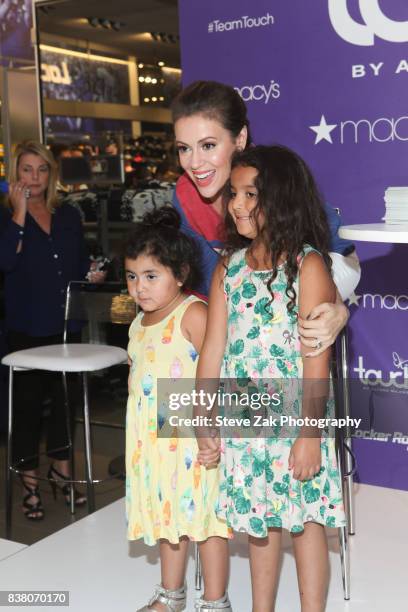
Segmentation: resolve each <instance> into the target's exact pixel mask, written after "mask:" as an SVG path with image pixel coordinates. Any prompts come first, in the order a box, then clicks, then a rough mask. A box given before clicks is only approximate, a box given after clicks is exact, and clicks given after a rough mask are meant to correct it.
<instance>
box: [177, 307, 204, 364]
mask: <svg viewBox="0 0 408 612" xmlns="http://www.w3.org/2000/svg"><path fill="white" fill-rule="evenodd" d="M206 324H207V304H204V302H193V303H192V304H190V306H189V307H188V308H187V310H186V312H185V313H184V315H183V318H182V320H181V332H182V334H183V336H184V337H185V339H186V340H188V341H189V342H191V344H192V345H193V346H194V348H195V350H196V351H197V353H199V352H200V351H201V347H202V345H203V342H204V336H205V328H206Z"/></svg>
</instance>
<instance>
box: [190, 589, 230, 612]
mask: <svg viewBox="0 0 408 612" xmlns="http://www.w3.org/2000/svg"><path fill="white" fill-rule="evenodd" d="M194 607H195V609H196V610H200V611H201V612H212V610H223V611H224V612H232V608H231V602H230V600H229V598H228V593H225V595H224V596H223V597H221V599H216V600H214V601H207V600H206V599H196V602H195V606H194Z"/></svg>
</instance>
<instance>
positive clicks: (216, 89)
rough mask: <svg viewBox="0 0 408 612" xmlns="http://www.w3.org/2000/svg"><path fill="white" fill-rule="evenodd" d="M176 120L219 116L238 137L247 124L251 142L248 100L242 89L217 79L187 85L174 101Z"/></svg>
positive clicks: (227, 128) (225, 126)
mask: <svg viewBox="0 0 408 612" xmlns="http://www.w3.org/2000/svg"><path fill="white" fill-rule="evenodd" d="M171 109H172V113H173V123H175V122H176V121H177V120H178V119H181V118H182V117H191V116H192V115H204V116H205V117H207V118H209V119H216V120H217V121H218V122H219V123H220V124H221V125H222V127H223V128H225V129H226V130H228V131H229V132H230V134H231V137H232V138H236V137H237V136H238V135H239V133H240V131H241V130H242V128H243V127H244V126H246V128H247V130H248V138H247V143H246V146H247V147H248V146H249V145H250V144H251V135H250V132H249V120H248V117H247V108H246V106H245V102H244V101H243V99H242V98H241V96H240V95H239V93H238V92H237V91H236V90H235V89H234V88H233V87H230V86H229V85H225V84H224V83H217V81H195V82H194V83H191V84H190V85H188V87H186V88H185V89H183V90H182V91H181V92H180V93H179V94H178V96H177V97H176V98H175V99H174V100H173V103H172V105H171Z"/></svg>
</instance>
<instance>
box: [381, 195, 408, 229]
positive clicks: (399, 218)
mask: <svg viewBox="0 0 408 612" xmlns="http://www.w3.org/2000/svg"><path fill="white" fill-rule="evenodd" d="M384 200H385V217H383V220H384V221H385V222H386V223H391V224H397V223H408V187H388V189H386V190H385V194H384Z"/></svg>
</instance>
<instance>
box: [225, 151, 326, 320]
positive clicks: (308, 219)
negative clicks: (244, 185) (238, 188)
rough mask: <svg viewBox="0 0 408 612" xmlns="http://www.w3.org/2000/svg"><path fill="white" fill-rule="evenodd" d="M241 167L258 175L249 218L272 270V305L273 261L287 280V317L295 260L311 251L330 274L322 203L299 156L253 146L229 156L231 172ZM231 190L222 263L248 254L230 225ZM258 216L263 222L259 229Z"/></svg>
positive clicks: (227, 194) (244, 240)
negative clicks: (281, 263)
mask: <svg viewBox="0 0 408 612" xmlns="http://www.w3.org/2000/svg"><path fill="white" fill-rule="evenodd" d="M240 166H244V167H251V168H255V169H256V170H257V172H258V174H257V175H256V178H255V187H256V189H257V192H258V197H257V203H256V206H255V208H254V210H253V211H252V213H251V217H252V219H253V221H254V223H255V226H256V228H257V241H258V240H261V241H262V242H263V244H264V245H265V247H266V256H267V257H268V259H269V258H270V260H271V264H272V274H271V276H270V278H269V280H268V283H267V287H268V290H269V292H270V293H271V303H272V301H273V291H272V289H271V287H272V283H273V281H274V280H275V278H276V276H277V274H278V265H279V263H278V262H279V259H280V258H281V257H282V255H285V263H284V270H285V274H286V276H287V286H286V295H287V297H288V298H289V302H288V306H287V308H288V311H289V312H291V311H292V310H293V309H294V307H295V305H296V297H297V296H296V291H295V288H294V282H295V279H296V277H297V274H298V261H297V260H298V255H299V254H300V253H302V251H303V248H304V245H305V244H309V245H310V246H312V247H314V248H315V249H317V250H318V251H319V252H320V253H321V254H322V256H323V259H324V261H325V263H326V265H327V267H328V269H330V268H331V259H330V257H329V244H330V230H329V225H328V222H327V218H326V213H325V210H324V207H323V202H322V199H321V196H320V194H319V190H318V188H317V185H316V183H315V180H314V178H313V176H312V173H311V172H310V170H309V168H308V167H307V165H306V163H305V162H304V161H303V159H302V158H301V157H299V155H297V154H296V153H295V152H294V151H291V150H290V149H288V148H286V147H283V146H280V145H271V146H257V147H250V148H248V149H245V151H242V152H238V153H236V154H235V155H234V157H233V159H232V164H231V170H233V169H234V168H237V167H240ZM230 195H231V184H230V183H228V184H227V185H226V187H225V194H224V204H225V210H226V213H225V230H226V241H225V255H226V256H227V259H228V257H229V256H230V255H231V254H232V253H234V252H235V251H237V250H238V249H241V248H243V247H247V248H248V249H249V252H250V253H251V245H252V243H253V241H252V240H250V239H248V238H245V237H244V236H241V235H240V234H238V232H237V228H236V226H235V223H234V221H233V219H232V217H231V215H230V214H229V212H228V208H227V205H228V201H229V199H230ZM260 213H262V216H263V217H264V219H265V221H264V223H263V224H262V227H261V225H260V224H259V216H260Z"/></svg>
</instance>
